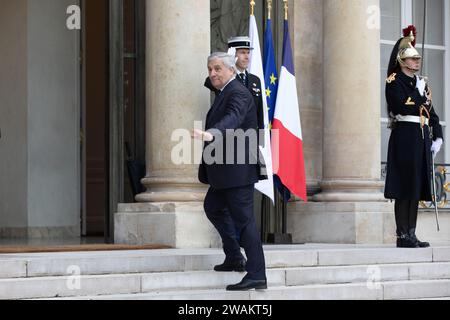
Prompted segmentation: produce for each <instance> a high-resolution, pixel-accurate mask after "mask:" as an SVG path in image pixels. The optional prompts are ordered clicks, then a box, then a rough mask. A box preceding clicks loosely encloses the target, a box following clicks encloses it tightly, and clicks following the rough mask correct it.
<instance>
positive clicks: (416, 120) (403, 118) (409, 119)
mask: <svg viewBox="0 0 450 320" xmlns="http://www.w3.org/2000/svg"><path fill="white" fill-rule="evenodd" d="M423 119H424V122H423V123H424V124H425V125H427V126H429V124H430V120H429V119H428V118H426V117H423ZM395 120H397V121H398V122H413V123H419V124H420V123H422V122H421V121H420V117H417V116H402V115H396V116H395Z"/></svg>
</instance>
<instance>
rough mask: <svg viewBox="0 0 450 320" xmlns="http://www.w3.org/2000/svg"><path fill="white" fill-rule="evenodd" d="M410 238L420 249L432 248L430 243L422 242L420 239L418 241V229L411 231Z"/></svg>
mask: <svg viewBox="0 0 450 320" xmlns="http://www.w3.org/2000/svg"><path fill="white" fill-rule="evenodd" d="M409 238H410V239H411V240H412V241H414V242H415V243H416V244H417V246H418V247H419V248H428V247H429V246H430V244H429V243H428V242H422V241H420V240H419V239H417V236H416V228H411V229H409Z"/></svg>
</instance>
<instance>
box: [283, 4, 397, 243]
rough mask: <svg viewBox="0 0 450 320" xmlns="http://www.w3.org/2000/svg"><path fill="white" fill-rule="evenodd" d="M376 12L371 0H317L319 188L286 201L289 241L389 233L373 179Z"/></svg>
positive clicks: (383, 237)
mask: <svg viewBox="0 0 450 320" xmlns="http://www.w3.org/2000/svg"><path fill="white" fill-rule="evenodd" d="M378 14H379V0H323V21H324V25H323V28H324V29H323V54H324V57H323V95H324V100H323V178H322V181H321V182H319V185H320V187H321V189H322V193H320V194H317V195H316V196H314V197H313V199H312V200H313V202H309V203H306V204H305V203H302V202H294V203H291V204H290V205H289V217H288V219H289V227H288V231H289V232H290V233H292V235H293V238H294V241H295V242H318V243H358V244H365V243H370V244H381V243H392V241H393V240H394V239H395V238H394V236H395V222H394V214H393V206H392V204H390V203H387V202H386V201H385V199H384V196H383V193H382V189H383V186H384V182H383V181H381V154H380V153H381V148H380V144H381V127H380V113H381V112H380V102H381V100H380V99H381V96H380V92H381V90H380V89H381V88H380V82H381V81H380V30H379V28H378V26H377V22H378V21H379V20H378V19H379V15H378ZM296 32H298V31H297V30H296Z"/></svg>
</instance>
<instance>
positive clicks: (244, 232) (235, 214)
mask: <svg viewBox="0 0 450 320" xmlns="http://www.w3.org/2000/svg"><path fill="white" fill-rule="evenodd" d="M254 191H255V186H254V185H250V186H245V187H240V188H232V189H225V190H215V189H213V188H210V189H209V191H208V194H207V195H206V199H205V212H206V215H207V217H208V219H209V220H210V221H211V223H212V224H213V225H214V227H215V228H216V229H217V231H218V232H219V234H220V236H221V238H222V242H223V250H224V252H225V255H226V260H227V261H236V260H241V259H243V256H242V253H241V247H243V248H244V250H245V254H246V255H247V260H248V261H247V265H246V270H247V273H248V274H247V278H249V279H252V280H265V279H266V266H265V259H264V251H263V247H262V243H261V239H260V236H259V233H258V230H257V227H256V222H255V217H254V213H253V201H254V200H253V194H254ZM236 230H237V232H238V234H239V236H240V237H238V236H237V235H236ZM238 239H239V240H238Z"/></svg>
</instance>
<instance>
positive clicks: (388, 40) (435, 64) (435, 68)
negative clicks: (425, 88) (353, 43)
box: [380, 0, 450, 163]
mask: <svg viewBox="0 0 450 320" xmlns="http://www.w3.org/2000/svg"><path fill="white" fill-rule="evenodd" d="M380 4H381V59H382V61H381V81H382V84H381V96H382V105H381V108H382V109H381V117H382V119H381V126H382V141H381V146H382V147H381V148H382V150H381V152H382V153H381V154H382V161H383V162H385V161H386V160H387V149H388V142H389V136H390V130H389V129H387V122H388V115H387V110H386V99H385V93H384V89H385V79H386V74H387V66H388V63H389V57H390V54H391V52H392V49H393V47H394V45H395V43H396V42H397V40H398V39H399V38H400V36H401V35H402V31H401V30H402V29H403V28H405V27H406V26H408V25H410V24H414V25H415V26H416V27H417V31H418V39H417V45H416V47H417V49H418V50H419V52H420V53H422V42H423V21H424V5H425V1H424V0H381V1H380ZM446 13H447V14H446ZM449 17H450V4H449V1H445V0H432V1H427V25H426V35H425V55H424V66H423V75H425V76H429V78H430V85H431V88H432V89H433V100H434V107H435V108H436V112H437V113H438V115H439V117H440V120H441V125H442V126H443V129H444V137H445V144H444V146H443V149H442V152H441V153H440V154H439V155H438V158H437V160H436V162H437V163H446V162H449V161H450V130H447V123H449V121H450V86H449V84H450V78H449V77H450V76H449V73H450V32H449V31H450V18H449Z"/></svg>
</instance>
